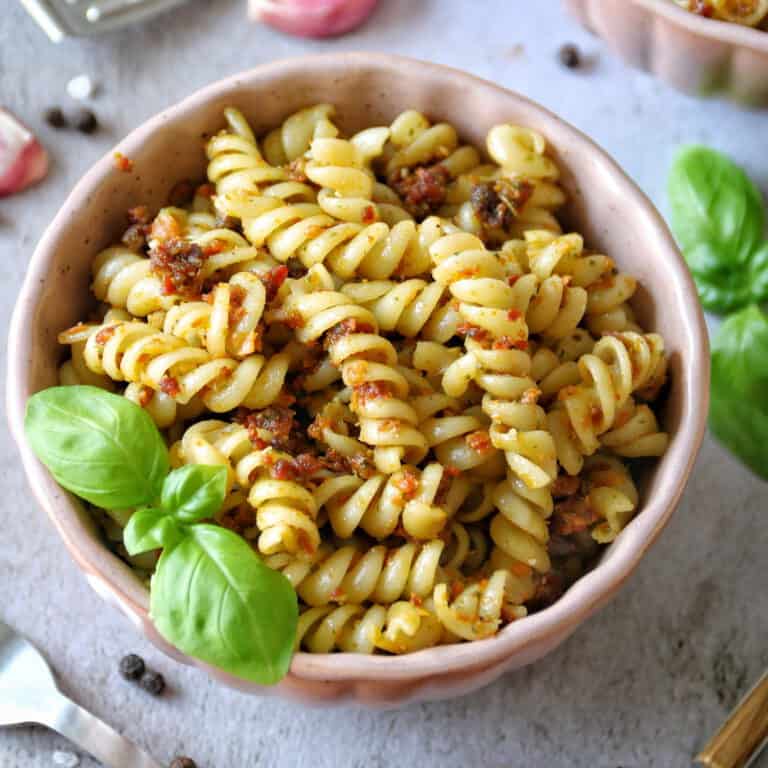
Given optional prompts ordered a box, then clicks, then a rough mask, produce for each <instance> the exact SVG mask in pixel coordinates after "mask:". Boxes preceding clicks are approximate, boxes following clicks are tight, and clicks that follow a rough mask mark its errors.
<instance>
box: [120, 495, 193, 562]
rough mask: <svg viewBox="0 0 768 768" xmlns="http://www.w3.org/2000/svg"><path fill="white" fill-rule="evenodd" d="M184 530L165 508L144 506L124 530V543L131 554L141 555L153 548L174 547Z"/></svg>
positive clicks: (131, 518)
mask: <svg viewBox="0 0 768 768" xmlns="http://www.w3.org/2000/svg"><path fill="white" fill-rule="evenodd" d="M183 536H184V531H183V530H182V528H181V527H180V526H179V524H178V523H177V522H176V520H174V519H173V516H172V515H169V514H168V513H167V512H166V511H165V510H162V509H153V508H152V507H144V508H143V509H138V510H136V512H134V513H133V514H132V515H131V517H130V519H129V520H128V524H127V525H126V526H125V529H124V530H123V543H124V544H125V548H126V549H127V550H128V554H129V555H140V554H141V553H142V552H149V551H150V550H152V549H160V548H162V547H173V546H174V545H175V544H178V543H179V541H181V539H182V537H183Z"/></svg>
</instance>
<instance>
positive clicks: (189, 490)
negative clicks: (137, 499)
mask: <svg viewBox="0 0 768 768" xmlns="http://www.w3.org/2000/svg"><path fill="white" fill-rule="evenodd" d="M226 492H227V469H226V467H222V466H206V465H202V464H187V465H186V466H183V467H180V468H179V469H175V470H173V472H171V473H170V474H169V475H168V476H167V477H166V478H165V482H164V483H163V492H162V496H161V499H160V506H161V507H162V508H163V509H164V510H166V511H167V512H169V513H171V514H173V516H174V517H175V518H176V519H177V520H180V521H181V522H184V523H194V522H197V521H198V520H203V519H204V518H206V517H213V516H214V515H215V514H216V512H218V511H219V510H220V509H221V505H222V504H223V503H224V496H225V495H226Z"/></svg>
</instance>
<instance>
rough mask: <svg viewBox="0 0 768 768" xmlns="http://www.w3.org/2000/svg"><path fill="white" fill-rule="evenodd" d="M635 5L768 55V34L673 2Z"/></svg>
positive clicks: (636, 0)
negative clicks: (692, 11)
mask: <svg viewBox="0 0 768 768" xmlns="http://www.w3.org/2000/svg"><path fill="white" fill-rule="evenodd" d="M630 2H632V3H634V4H635V5H640V6H642V7H643V8H645V9H647V10H648V11H650V12H651V13H654V14H657V15H659V16H664V17H665V18H666V19H668V20H669V21H671V22H672V23H674V24H677V25H679V26H682V27H687V28H688V29H689V30H690V31H691V32H695V33H697V34H700V35H702V36H704V37H711V38H715V39H717V40H720V41H723V42H727V43H731V44H733V45H738V46H740V47H747V48H753V49H755V50H757V51H759V52H760V53H768V32H764V31H763V30H760V29H756V28H755V27H747V26H744V25H743V24H736V23H735V22H729V21H720V20H718V19H708V18H706V17H705V16H699V15H698V14H696V13H691V12H690V11H686V10H685V9H684V8H681V7H680V6H679V5H677V4H675V3H674V2H672V0H630Z"/></svg>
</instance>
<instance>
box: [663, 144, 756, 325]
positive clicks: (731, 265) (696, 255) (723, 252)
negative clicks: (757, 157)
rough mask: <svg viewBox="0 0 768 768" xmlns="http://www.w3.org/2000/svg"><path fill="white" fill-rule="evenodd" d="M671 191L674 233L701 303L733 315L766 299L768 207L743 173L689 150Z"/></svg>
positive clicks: (712, 155)
mask: <svg viewBox="0 0 768 768" xmlns="http://www.w3.org/2000/svg"><path fill="white" fill-rule="evenodd" d="M668 191H669V202H670V209H671V224H672V229H673V231H674V233H675V237H676V238H677V241H678V243H679V244H680V248H681V249H682V251H683V255H684V256H685V258H686V261H687V262H688V266H689V267H690V269H691V273H692V274H693V277H694V279H695V280H696V284H697V286H698V288H699V295H700V297H701V301H702V304H703V305H704V306H705V307H706V308H707V309H711V310H713V311H717V312H728V311H731V310H733V309H738V308H739V307H742V306H744V305H746V304H748V303H750V302H753V301H761V300H763V299H764V298H766V296H768V255H767V254H768V251H766V249H765V241H764V239H763V237H764V227H765V214H764V203H763V199H762V196H761V194H760V191H759V190H758V189H757V187H756V186H755V185H754V184H753V183H752V181H751V180H750V179H749V178H748V177H747V175H746V174H745V173H744V171H743V170H742V169H741V168H739V167H738V166H737V165H735V164H734V163H733V162H731V160H729V159H728V158H727V157H726V156H725V155H722V154H720V153H719V152H716V151H714V150H712V149H708V148H706V147H699V146H692V147H686V148H684V149H683V150H682V151H681V152H680V153H679V154H678V156H677V158H676V159H675V162H674V164H673V166H672V169H671V171H670V175H669V190H668Z"/></svg>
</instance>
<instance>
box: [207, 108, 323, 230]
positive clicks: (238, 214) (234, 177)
mask: <svg viewBox="0 0 768 768" xmlns="http://www.w3.org/2000/svg"><path fill="white" fill-rule="evenodd" d="M224 118H225V120H226V122H227V127H226V128H225V129H224V130H222V131H220V132H219V133H217V134H216V135H215V136H213V137H212V138H211V139H210V140H209V141H208V143H207V145H206V154H207V156H208V161H209V162H208V171H207V173H208V179H209V180H210V181H211V183H212V184H214V185H215V188H216V196H215V201H214V204H215V207H216V210H217V211H218V212H219V213H220V214H221V216H223V217H227V216H230V217H233V218H237V219H241V218H243V216H244V215H245V214H246V213H247V211H248V210H249V206H250V202H251V200H252V198H254V197H259V196H261V195H266V196H269V197H275V198H278V199H282V200H288V199H290V200H296V199H301V200H309V201H314V199H315V192H314V190H313V189H312V187H310V186H308V185H307V184H304V183H302V182H300V181H298V180H297V179H295V178H292V174H291V172H290V170H289V169H286V168H284V167H281V166H282V163H278V164H272V163H270V162H268V161H267V160H265V159H264V157H263V155H262V153H261V150H260V149H259V145H258V142H257V141H256V137H255V136H254V134H253V131H252V130H251V127H250V126H249V125H248V122H247V120H246V119H245V117H244V116H243V114H242V113H241V112H240V111H239V110H237V109H234V108H232V107H229V108H227V109H225V110H224Z"/></svg>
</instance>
